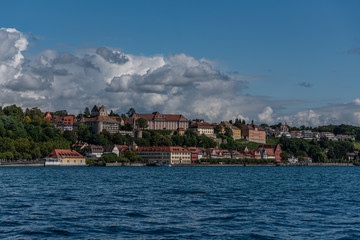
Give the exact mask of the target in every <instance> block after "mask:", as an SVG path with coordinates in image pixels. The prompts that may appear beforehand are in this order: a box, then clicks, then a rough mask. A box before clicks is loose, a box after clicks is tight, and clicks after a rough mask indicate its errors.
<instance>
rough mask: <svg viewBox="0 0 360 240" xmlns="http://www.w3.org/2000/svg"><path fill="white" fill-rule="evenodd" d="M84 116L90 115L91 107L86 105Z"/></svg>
mask: <svg viewBox="0 0 360 240" xmlns="http://www.w3.org/2000/svg"><path fill="white" fill-rule="evenodd" d="M84 116H85V117H90V109H89V108H88V107H86V108H85V110H84Z"/></svg>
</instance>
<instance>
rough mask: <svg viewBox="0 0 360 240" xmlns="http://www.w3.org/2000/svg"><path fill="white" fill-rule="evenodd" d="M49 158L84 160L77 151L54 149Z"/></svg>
mask: <svg viewBox="0 0 360 240" xmlns="http://www.w3.org/2000/svg"><path fill="white" fill-rule="evenodd" d="M47 157H48V158H60V157H67V158H83V157H84V156H83V155H81V154H80V153H78V152H77V151H75V150H68V149H54V151H52V152H51V153H50V154H49V155H48V156H47Z"/></svg>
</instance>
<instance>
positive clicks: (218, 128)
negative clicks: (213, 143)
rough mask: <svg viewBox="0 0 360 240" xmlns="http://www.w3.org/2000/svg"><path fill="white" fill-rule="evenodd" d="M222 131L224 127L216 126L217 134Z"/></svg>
mask: <svg viewBox="0 0 360 240" xmlns="http://www.w3.org/2000/svg"><path fill="white" fill-rule="evenodd" d="M221 131H222V127H221V126H220V125H216V127H215V128H214V132H215V134H217V133H221Z"/></svg>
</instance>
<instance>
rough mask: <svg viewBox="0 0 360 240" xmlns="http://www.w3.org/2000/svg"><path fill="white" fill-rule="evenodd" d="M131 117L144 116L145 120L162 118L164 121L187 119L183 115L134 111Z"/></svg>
mask: <svg viewBox="0 0 360 240" xmlns="http://www.w3.org/2000/svg"><path fill="white" fill-rule="evenodd" d="M131 117H133V118H144V119H145V120H147V121H151V120H155V119H164V120H166V121H188V120H187V119H186V118H185V117H184V116H183V115H181V114H180V115H176V114H160V113H159V112H154V113H152V114H143V113H134V114H133V115H132V116H131Z"/></svg>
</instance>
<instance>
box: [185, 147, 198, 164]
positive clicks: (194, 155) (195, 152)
mask: <svg viewBox="0 0 360 240" xmlns="http://www.w3.org/2000/svg"><path fill="white" fill-rule="evenodd" d="M186 149H187V150H189V151H190V153H191V163H192V164H193V163H194V162H196V161H197V160H200V159H201V158H202V151H201V150H200V148H198V147H188V148H186Z"/></svg>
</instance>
